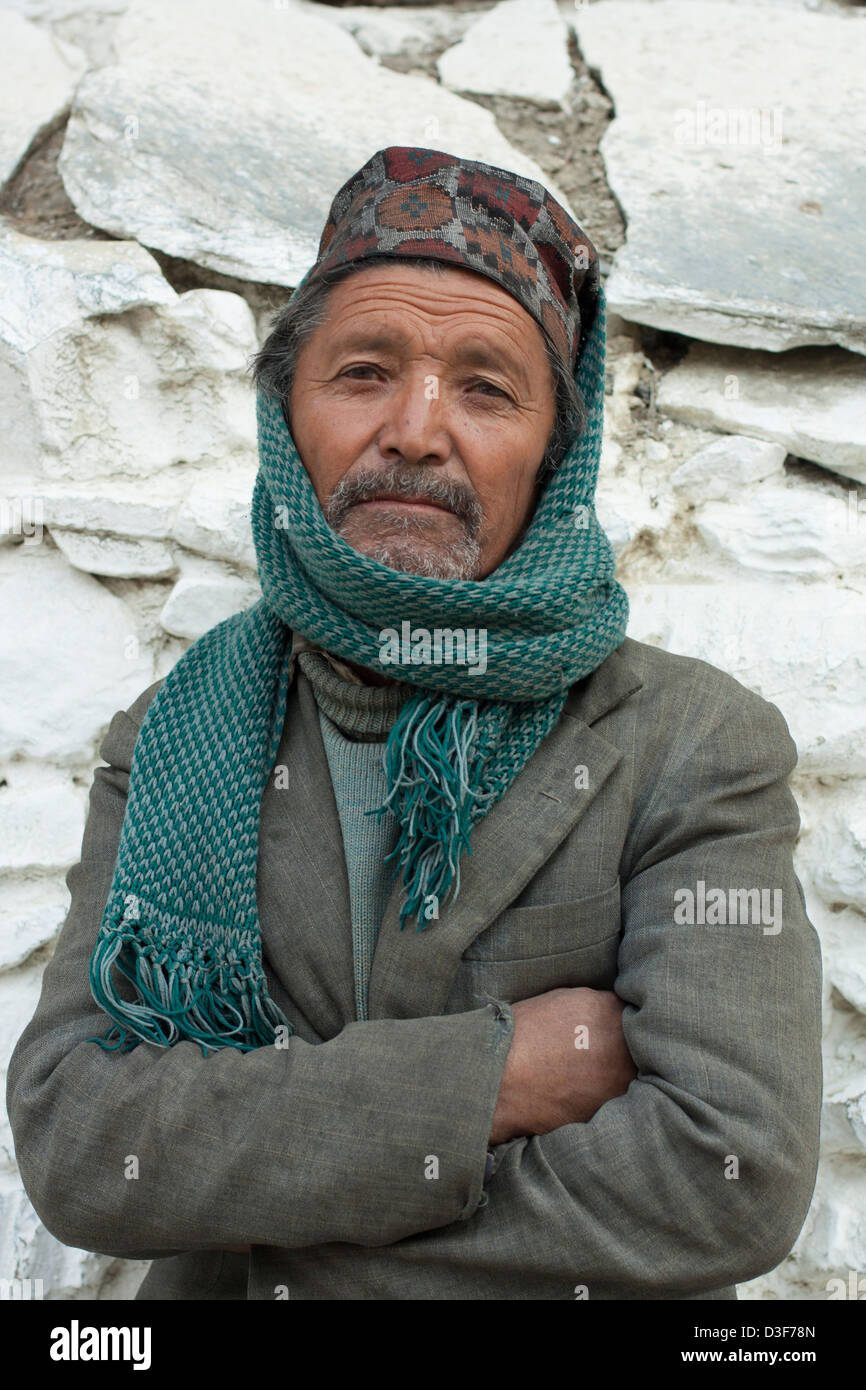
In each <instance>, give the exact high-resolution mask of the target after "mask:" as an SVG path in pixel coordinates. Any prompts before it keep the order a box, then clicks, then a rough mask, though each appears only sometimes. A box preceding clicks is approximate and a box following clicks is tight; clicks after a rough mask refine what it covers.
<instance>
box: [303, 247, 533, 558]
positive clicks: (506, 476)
mask: <svg viewBox="0 0 866 1390" xmlns="http://www.w3.org/2000/svg"><path fill="white" fill-rule="evenodd" d="M289 411H290V415H291V421H292V436H293V438H294V441H295V445H296V446H297V449H298V453H299V454H300V456H301V459H302V460H303V463H304V465H305V467H306V469H307V472H308V474H309V476H310V480H311V482H312V484H313V488H314V490H315V493H316V496H317V497H318V499H319V503H320V504H321V507H322V511H323V513H324V516H325V519H326V521H327V522H328V524H329V525H330V526H331V527H332V529H333V530H334V531H336V532H337V533H338V534H339V535H340V536H341V537H342V539H343V540H345V541H346V543H347V544H348V545H350V546H352V547H353V549H355V550H358V551H360V552H361V553H362V554H365V555H369V556H370V557H371V558H372V559H375V560H378V561H379V562H380V563H381V564H385V565H388V566H390V567H391V568H392V569H400V570H406V571H409V572H411V573H414V574H422V575H427V576H430V577H433V578H439V579H483V578H484V577H485V576H486V575H488V574H490V573H491V572H492V571H493V570H495V569H496V567H497V566H498V565H499V564H501V563H502V561H503V560H504V559H505V557H506V556H507V555H508V554H509V553H510V552H511V550H513V549H514V548H515V546H516V545H517V543H518V542H519V539H520V537H521V536H522V534H523V532H524V530H525V528H526V526H527V525H528V524H529V522H530V520H531V518H532V513H533V511H534V505H535V500H536V493H535V486H534V484H535V475H536V472H537V470H538V466H539V464H540V463H541V460H542V458H543V456H544V451H545V447H546V444H547V440H548V438H549V436H550V432H551V430H552V429H553V424H554V419H555V396H554V386H553V380H552V373H551V369H550V364H549V362H548V358H547V353H546V351H545V346H544V339H543V337H542V333H541V330H540V328H539V327H538V325H537V324H536V322H535V320H534V319H533V318H532V317H531V315H530V314H528V313H527V312H526V311H525V310H524V309H523V308H522V306H521V305H520V304H518V302H517V300H516V299H514V298H513V297H512V296H511V295H510V294H508V293H507V292H506V291H505V290H503V289H502V288H501V287H500V286H499V285H497V284H495V283H494V282H493V281H492V280H488V279H487V278H486V277H485V276H482V275H476V274H474V273H473V272H472V271H470V270H465V269H462V268H458V267H456V266H455V267H453V268H452V267H450V266H449V267H448V268H447V270H446V272H445V274H443V275H437V274H436V273H435V272H432V271H428V270H425V269H421V268H418V267H415V266H399V265H394V264H386V265H381V266H377V265H376V264H375V263H371V265H369V266H366V267H364V268H363V269H362V270H360V271H358V272H357V273H356V274H353V275H350V276H349V277H348V278H347V279H346V280H343V281H341V282H340V283H339V284H337V285H335V286H334V287H333V288H332V290H331V291H330V295H329V299H328V316H327V319H326V321H325V322H324V323H322V324H320V325H319V327H318V328H316V329H315V330H314V332H313V333H312V335H311V336H310V337H309V338H308V339H307V341H306V342H305V343H304V345H303V347H302V348H301V350H300V352H299V355H298V361H297V366H296V371H295V379H294V382H293V386H292V391H291V396H290V401H289ZM383 493H386V494H392V495H390V496H388V497H387V498H382V494H383ZM393 494H398V496H394V495H393ZM422 498H423V499H425V501H424V502H420V501H417V500H410V499H422Z"/></svg>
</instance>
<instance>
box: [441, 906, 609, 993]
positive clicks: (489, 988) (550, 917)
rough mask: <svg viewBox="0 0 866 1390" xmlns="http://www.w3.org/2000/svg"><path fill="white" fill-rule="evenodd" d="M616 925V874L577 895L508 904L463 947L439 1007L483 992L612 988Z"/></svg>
mask: <svg viewBox="0 0 866 1390" xmlns="http://www.w3.org/2000/svg"><path fill="white" fill-rule="evenodd" d="M621 931H622V922H621V918H620V885H619V879H617V881H616V882H615V883H612V884H611V885H610V887H608V888H604V889H602V890H601V892H599V893H592V894H590V895H589V896H588V897H585V898H574V899H572V900H571V901H568V902H558V903H544V904H542V905H540V906H536V907H513V908H508V909H506V911H505V912H502V913H500V915H499V916H498V917H497V919H496V921H495V922H493V923H492V924H491V925H490V926H489V927H488V928H487V929H486V930H485V931H483V932H482V933H481V935H480V936H478V937H476V938H475V940H474V941H473V942H472V943H471V945H470V946H469V947H467V949H466V950H465V951H464V952H463V958H462V960H461V962H460V967H459V969H458V972H457V975H456V977H455V980H454V984H453V987H452V991H451V995H450V997H449V1000H448V1005H447V1008H446V1012H449V1013H451V1012H456V1011H459V1010H468V1009H474V1008H478V1007H479V999H482V1000H483V998H484V997H485V996H487V995H489V996H492V997H493V998H496V999H503V1000H505V1001H506V1003H509V1004H516V1003H517V1001H518V1000H520V999H529V998H530V997H531V996H532V995H534V994H544V993H546V991H547V990H550V989H559V988H574V987H576V986H578V985H582V986H585V987H587V988H589V989H612V988H613V982H614V980H615V978H616V973H617V953H618V950H619V943H620V938H621Z"/></svg>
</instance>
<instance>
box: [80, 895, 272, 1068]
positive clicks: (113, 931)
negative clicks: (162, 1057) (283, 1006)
mask: <svg viewBox="0 0 866 1390" xmlns="http://www.w3.org/2000/svg"><path fill="white" fill-rule="evenodd" d="M124 896H125V895H124ZM137 925H138V924H137V923H134V922H129V921H128V920H127V919H126V916H125V908H124V905H123V903H122V902H121V903H120V904H118V905H116V906H115V907H114V909H113V910H110V909H106V919H105V921H104V922H103V933H101V934H100V939H99V941H98V943H97V946H96V950H95V951H94V953H93V957H92V959H91V963H90V986H91V990H92V992H93V997H94V999H95V1000H96V1002H97V1004H98V1005H99V1007H100V1008H101V1009H103V1010H104V1012H105V1013H107V1014H108V1016H109V1017H110V1018H112V1019H114V1024H113V1026H112V1027H111V1028H109V1029H108V1031H107V1032H106V1033H104V1034H103V1035H102V1037H101V1038H87V1039H86V1041H87V1042H96V1043H99V1045H100V1046H101V1047H102V1048H104V1049H105V1050H106V1051H108V1052H113V1051H117V1050H118V1049H119V1050H120V1051H121V1052H130V1051H132V1049H133V1048H134V1047H136V1046H137V1045H138V1043H139V1042H142V1041H143V1042H150V1043H153V1044H154V1045H155V1046H157V1047H171V1046H172V1045H173V1044H174V1043H176V1042H180V1041H184V1040H191V1041H193V1042H197V1043H199V1044H200V1046H201V1048H202V1052H203V1053H204V1055H205V1057H206V1056H207V1055H208V1047H210V1048H212V1049H213V1050H215V1051H216V1050H219V1049H221V1048H224V1047H234V1048H237V1049H238V1050H239V1051H242V1052H251V1051H253V1050H254V1049H256V1048H259V1047H268V1046H271V1047H273V1046H274V1045H275V1044H276V1040H277V1031H276V1030H277V1028H279V1027H282V1028H283V1029H285V1030H286V1033H287V1035H290V1034H292V1033H293V1032H294V1029H293V1027H292V1025H291V1024H290V1022H289V1020H288V1019H287V1018H286V1017H285V1015H284V1014H283V1013H282V1011H281V1010H280V1009H279V1008H278V1007H277V1005H276V1004H275V1003H274V1001H273V1000H272V999H271V998H270V996H269V995H268V993H267V987H266V982H265V979H264V977H263V976H262V975H261V971H260V970H259V968H258V964H257V962H256V961H254V960H251V959H250V960H246V959H244V958H243V957H242V955H241V954H240V953H239V952H238V951H237V950H236V949H234V950H232V951H231V957H232V959H231V960H229V959H228V952H227V950H225V949H221V948H220V947H215V948H214V949H213V950H212V951H211V952H210V953H209V954H210V957H211V959H210V960H209V962H208V963H207V964H200V965H194V964H192V963H191V962H190V961H189V960H171V958H170V953H169V952H168V951H167V950H165V949H164V948H163V949H162V950H160V951H159V952H158V955H159V957H160V959H159V960H155V959H154V956H155V955H156V954H157V951H156V948H155V947H154V946H153V945H152V944H150V943H145V942H142V940H141V939H140V937H139V935H138V933H137ZM183 954H184V955H186V956H188V955H189V951H188V950H184V951H183ZM112 967H116V968H117V970H118V971H119V972H120V973H121V974H122V975H124V976H125V977H126V978H127V979H128V980H129V981H131V983H132V984H133V985H134V986H135V988H136V990H137V992H138V1002H136V1003H130V1002H129V1001H127V1000H125V999H121V998H120V997H119V995H118V994H117V990H116V988H115V985H114V981H113V980H112V978H111V971H112Z"/></svg>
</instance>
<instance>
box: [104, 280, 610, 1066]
mask: <svg viewBox="0 0 866 1390" xmlns="http://www.w3.org/2000/svg"><path fill="white" fill-rule="evenodd" d="M604 359H605V301H604V292H603V290H601V291H600V294H599V299H598V305H597V311H596V316H595V321H594V324H593V327H592V330H591V333H590V336H589V338H588V339H587V342H586V345H585V348H584V351H583V353H582V356H581V359H580V362H579V364H578V368H577V383H578V386H579V388H580V390H581V392H582V393H583V397H584V400H585V402H586V405H587V425H586V429H585V430H584V432H583V434H582V435H581V436H580V437H579V438H578V439H577V440H575V441H573V443H572V446H571V448H570V450H569V452H568V454H567V455H566V458H565V459H564V461H563V462H562V464H561V465H560V466H559V469H558V470H557V472H556V473H555V474H554V476H553V477H552V478H551V479H550V480H549V481H548V483H547V484H546V486H545V489H544V491H543V493H542V495H541V497H540V499H539V501H538V504H537V507H536V510H535V514H534V516H533V518H532V521H531V523H530V525H529V527H528V529H527V531H526V534H525V536H524V538H523V540H522V542H521V544H520V545H519V546H518V547H517V549H516V550H515V551H514V552H513V553H512V554H511V555H510V556H509V557H508V558H507V559H506V560H505V561H504V562H503V563H502V564H501V565H500V566H499V568H498V569H496V570H495V571H494V572H493V573H492V574H490V575H488V576H487V578H485V579H483V580H438V579H428V578H422V577H419V576H417V575H413V574H409V573H407V572H405V571H401V570H394V569H391V568H389V567H388V566H385V565H382V564H379V563H378V562H377V561H375V560H372V559H370V558H368V557H367V556H365V555H362V554H360V553H359V552H358V551H356V550H353V549H352V548H351V546H349V545H348V544H347V543H346V542H345V541H343V540H342V539H341V538H340V536H338V535H337V534H336V533H335V532H334V531H332V530H331V529H330V527H329V526H328V524H327V523H326V521H325V518H324V515H323V513H322V509H321V507H320V505H319V502H318V500H317V497H316V494H315V492H314V490H313V486H312V484H311V482H310V479H309V476H308V474H307V471H306V469H305V468H304V466H303V464H302V462H301V460H300V458H299V456H298V453H297V450H296V449H295V446H294V442H293V440H292V437H291V434H290V433H289V430H288V427H287V425H286V422H285V419H284V417H283V413H282V410H281V408H280V405H279V402H277V401H275V400H273V399H272V398H270V397H267V396H265V395H263V394H262V393H261V392H260V393H259V397H258V402H257V412H258V438H259V459H260V467H259V472H258V475H257V478H256V483H255V488H254V491H253V500H252V531H253V539H254V542H255V546H256V553H257V557H258V566H259V579H260V583H261V588H262V594H263V597H262V599H261V600H260V601H259V602H258V603H256V604H255V605H254V606H253V607H252V608H249V609H247V610H246V611H245V612H243V613H237V614H235V615H234V617H231V618H228V619H226V620H225V621H224V622H221V623H218V624H217V625H216V627H213V628H211V629H210V631H208V632H206V633H205V634H204V635H203V636H202V637H200V638H199V639H198V641H196V642H194V643H193V644H192V646H191V647H190V648H189V649H188V650H187V651H186V652H185V653H184V655H183V656H182V657H181V658H180V660H179V661H178V662H177V664H176V665H175V666H174V668H173V669H172V670H171V672H170V673H169V675H168V676H167V678H166V679H165V681H164V682H163V684H162V686H161V687H160V689H159V691H158V692H157V694H156V696H155V697H154V699H153V700H152V701H151V703H150V705H149V706H148V709H147V713H146V715H145V718H144V721H143V723H142V726H141V730H140V733H139V736H138V740H137V742H136V746H135V753H134V757H133V763H132V769H131V773H130V781H129V794H128V801H127V807H126V814H125V817H124V822H123V830H122V834H121V839H120V845H119V848H118V854H117V860H116V863H115V869H114V877H113V881H112V884H111V889H110V892H109V896H108V902H107V904H106V908H105V913H104V916H103V919H102V924H101V928H100V932H99V936H98V939H97V943H96V947H95V950H94V953H93V957H92V960H91V967H90V979H91V987H92V990H93V995H94V998H95V999H96V1002H97V1003H98V1004H99V1006H100V1007H101V1008H102V1009H104V1011H105V1012H106V1013H107V1014H108V1015H109V1016H110V1017H111V1018H112V1019H113V1020H114V1026H113V1027H112V1028H110V1029H109V1030H108V1032H107V1033H106V1034H105V1035H104V1037H103V1038H102V1039H92V1040H91V1041H97V1042H100V1043H101V1045H102V1046H103V1047H106V1048H117V1047H121V1048H122V1050H123V1051H129V1050H130V1049H131V1048H133V1047H136V1046H137V1045H138V1043H139V1042H140V1041H142V1040H144V1041H146V1042H150V1043H155V1044H157V1045H159V1046H163V1047H170V1046H172V1045H173V1044H174V1043H176V1042H180V1041H182V1040H187V1039H188V1040H193V1041H196V1042H198V1043H199V1044H200V1045H201V1046H202V1049H203V1051H204V1052H205V1055H207V1049H208V1048H222V1047H235V1048H239V1049H240V1050H242V1051H250V1050H251V1049H253V1048H256V1047H262V1046H265V1045H267V1044H273V1041H274V1030H275V1028H276V1027H277V1026H282V1027H283V1028H284V1029H287V1030H288V1032H291V1031H293V1030H292V1028H291V1025H290V1023H289V1020H288V1019H286V1018H285V1016H284V1015H283V1013H282V1012H281V1010H280V1009H279V1008H277V1006H276V1005H275V1003H274V1002H273V1000H272V999H271V998H270V996H269V994H268V991H267V986H266V980H265V974H264V968H263V964H262V943H261V935H260V930H259V921H258V914H257V910H256V866H257V856H258V834H259V809H260V802H261V798H262V794H263V792H264V788H265V786H266V784H267V781H268V778H269V777H270V775H271V772H272V769H273V765H274V762H275V759H276V755H277V750H278V748H279V744H280V740H281V737H282V732H283V725H284V721H285V714H286V701H287V692H288V684H289V670H290V663H289V660H288V655H289V649H290V643H291V630H292V629H295V630H297V631H298V632H300V633H302V634H303V635H304V636H306V637H308V638H309V639H310V640H311V641H313V642H315V643H317V644H318V645H320V646H322V647H324V648H325V649H327V650H328V651H329V652H332V653H333V654H335V655H336V656H339V657H343V658H346V659H348V660H350V661H355V662H357V663H358V664H359V665H361V666H365V667H369V668H370V669H372V670H377V671H381V672H382V674H384V675H390V676H394V675H395V674H398V675H399V677H400V678H401V679H402V678H403V668H402V667H397V668H395V667H394V666H393V665H383V664H381V662H380V660H379V655H380V653H381V651H382V646H383V642H382V637H381V634H382V632H383V631H384V630H385V629H389V628H390V629H396V631H397V632H398V633H399V632H401V630H402V627H401V625H402V623H403V622H404V621H406V620H408V621H409V622H410V623H411V625H412V629H416V628H425V629H427V630H428V632H432V631H433V630H434V629H436V628H444V627H448V628H451V629H455V628H457V629H459V628H463V629H466V630H474V631H476V632H477V631H478V630H480V629H484V630H486V634H487V636H486V642H487V654H486V661H487V667H486V670H485V671H484V672H483V674H480V673H477V672H476V673H475V674H472V672H471V669H470V667H469V665H468V664H467V665H463V666H461V665H457V664H453V663H452V664H439V665H436V664H421V665H414V664H413V665H412V666H411V667H410V668H409V674H408V676H407V677H406V678H407V679H409V680H410V682H411V684H412V685H414V686H417V687H419V689H420V693H419V694H418V695H416V696H414V697H413V698H411V699H410V700H408V701H407V703H406V704H405V706H404V707H403V709H402V710H401V712H400V716H399V718H398V719H397V722H396V723H395V725H394V727H393V729H392V730H391V733H390V735H389V738H388V744H387V750H386V755H385V759H386V770H387V776H388V787H389V793H388V797H387V799H386V801H385V803H384V805H383V806H382V807H380V808H379V810H378V814H380V815H381V814H384V812H385V809H386V807H388V806H390V808H391V810H392V811H393V812H394V814H395V815H396V817H397V820H398V822H399V825H400V833H399V839H398V842H397V846H396V848H395V850H394V856H393V857H394V858H396V860H397V864H396V866H395V872H397V871H398V870H399V869H401V868H402V870H403V889H404V901H403V905H402V909H401V918H400V924H401V926H403V925H404V923H405V921H406V920H407V919H408V918H409V917H414V918H415V920H416V921H417V923H418V929H419V930H420V929H421V928H423V927H426V926H428V924H430V923H431V922H432V924H435V921H436V915H435V912H431V910H430V908H431V905H432V904H433V903H434V901H435V904H436V907H437V908H438V912H439V914H440V915H441V913H442V909H443V908H444V907H446V898H447V895H448V893H449V891H450V892H451V894H452V897H451V899H450V901H453V900H454V898H455V897H456V896H457V894H458V893H459V889H460V858H461V856H462V854H463V853H464V852H467V851H468V852H470V853H471V848H470V835H471V831H472V828H473V826H474V825H475V824H476V822H477V821H478V820H480V819H481V817H482V816H484V815H485V814H486V813H487V812H488V811H489V810H490V807H491V806H493V805H494V804H495V802H497V801H498V800H499V798H500V797H502V796H503V795H504V794H505V792H506V791H507V790H508V787H509V786H510V784H511V782H512V781H513V780H514V778H515V777H516V776H517V774H518V773H519V772H520V770H521V768H522V767H523V766H524V765H525V764H526V762H527V761H528V760H529V759H530V758H531V757H532V754H533V753H534V751H535V749H536V748H537V747H538V746H539V744H540V743H541V742H542V740H543V739H544V738H546V736H547V734H548V733H549V732H550V730H551V729H552V728H553V727H554V725H555V724H556V723H557V721H558V720H559V717H560V714H561V712H562V707H563V705H564V703H565V700H566V698H567V696H568V692H569V688H570V687H571V685H573V684H574V682H575V681H578V680H580V679H581V678H582V677H584V676H587V675H589V674H590V673H591V672H592V671H594V670H595V669H596V668H597V667H598V666H599V665H600V664H601V662H602V661H603V660H604V659H605V657H606V656H608V655H609V654H610V652H612V651H613V650H614V649H615V648H616V647H618V646H619V645H620V643H621V642H622V641H623V638H624V636H625V628H626V619H627V615H628V601H627V599H626V596H625V593H624V592H623V590H622V588H621V587H620V585H619V584H618V583H617V581H616V579H615V578H614V557H613V553H612V550H611V547H610V543H609V541H608V540H607V537H606V536H605V534H604V532H603V531H602V529H601V527H600V525H599V523H598V520H597V518H596V515H595V511H594V506H593V498H594V494H595V487H596V479H597V475H598V465H599V457H600V453H601V435H602V420H603V409H604ZM390 857H391V856H389V858H390ZM113 969H114V970H115V971H116V972H119V973H120V974H121V975H123V976H125V977H126V978H127V979H128V980H130V981H131V982H132V984H133V985H134V986H135V994H136V999H135V1001H134V1002H130V1001H128V1000H126V999H124V998H121V997H120V995H119V994H118V992H117V988H116V984H117V980H116V978H115V976H114V975H113V974H112V970H113ZM128 992H129V991H127V993H128Z"/></svg>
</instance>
